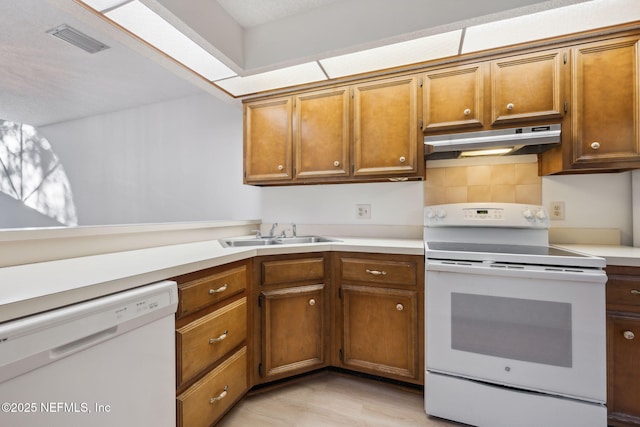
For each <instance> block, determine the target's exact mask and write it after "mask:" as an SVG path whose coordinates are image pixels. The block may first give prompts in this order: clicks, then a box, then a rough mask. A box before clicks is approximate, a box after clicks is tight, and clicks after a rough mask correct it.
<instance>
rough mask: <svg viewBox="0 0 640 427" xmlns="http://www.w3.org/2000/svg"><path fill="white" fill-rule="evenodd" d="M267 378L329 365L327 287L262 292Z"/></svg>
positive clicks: (318, 286) (264, 369)
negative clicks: (326, 310) (327, 360)
mask: <svg viewBox="0 0 640 427" xmlns="http://www.w3.org/2000/svg"><path fill="white" fill-rule="evenodd" d="M260 298H261V301H262V302H261V305H262V307H261V321H262V373H261V376H262V377H263V378H269V377H281V376H286V375H293V374H295V373H300V372H303V371H305V370H310V369H313V368H318V367H321V366H323V365H324V364H325V347H326V346H327V343H328V336H327V331H326V328H325V322H326V319H325V317H326V314H325V309H326V302H325V292H324V285H323V284H318V285H310V286H299V287H294V288H284V289H276V290H264V291H262V292H261V293H260Z"/></svg>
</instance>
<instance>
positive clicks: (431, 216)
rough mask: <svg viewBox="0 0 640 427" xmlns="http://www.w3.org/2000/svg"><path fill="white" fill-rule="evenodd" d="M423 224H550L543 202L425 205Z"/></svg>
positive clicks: (524, 225) (544, 226) (484, 225)
mask: <svg viewBox="0 0 640 427" xmlns="http://www.w3.org/2000/svg"><path fill="white" fill-rule="evenodd" d="M424 225H425V226H426V227H461V226H462V227H465V226H468V227H512V228H549V215H548V214H547V211H546V210H545V208H544V207H543V206H537V205H524V204H519V203H454V204H448V205H437V206H427V207H425V209H424Z"/></svg>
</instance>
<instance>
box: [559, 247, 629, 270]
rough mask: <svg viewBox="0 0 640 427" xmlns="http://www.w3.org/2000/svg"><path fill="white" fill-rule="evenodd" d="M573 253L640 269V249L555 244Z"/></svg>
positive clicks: (608, 263) (609, 263)
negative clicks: (597, 257)
mask: <svg viewBox="0 0 640 427" xmlns="http://www.w3.org/2000/svg"><path fill="white" fill-rule="evenodd" d="M554 246H558V247H562V248H566V249H569V250H572V251H577V252H582V253H585V254H588V255H595V256H599V257H602V258H604V259H605V260H606V261H607V265H621V266H629V267H640V248H635V247H633V246H618V245H584V244H554Z"/></svg>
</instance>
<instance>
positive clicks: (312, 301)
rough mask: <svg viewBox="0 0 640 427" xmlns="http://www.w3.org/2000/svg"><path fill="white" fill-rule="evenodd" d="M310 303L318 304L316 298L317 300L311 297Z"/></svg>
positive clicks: (312, 304)
mask: <svg viewBox="0 0 640 427" xmlns="http://www.w3.org/2000/svg"><path fill="white" fill-rule="evenodd" d="M309 305H311V306H314V305H316V300H315V299H314V298H311V299H310V300H309Z"/></svg>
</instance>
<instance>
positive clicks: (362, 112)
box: [353, 76, 422, 177]
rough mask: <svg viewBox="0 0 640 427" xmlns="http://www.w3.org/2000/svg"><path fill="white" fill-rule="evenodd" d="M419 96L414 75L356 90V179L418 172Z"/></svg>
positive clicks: (358, 87)
mask: <svg viewBox="0 0 640 427" xmlns="http://www.w3.org/2000/svg"><path fill="white" fill-rule="evenodd" d="M417 93H418V92H417V79H416V77H411V76H409V77H401V78H394V79H387V80H381V81H376V82H371V83H365V84H361V85H358V86H355V87H354V120H353V123H354V173H353V174H354V176H359V177H366V176H373V175H378V176H380V175H382V176H384V175H393V174H398V173H403V174H405V175H406V174H407V173H409V172H416V173H417V172H418V161H419V159H418V113H417ZM420 145H422V141H420ZM420 161H421V160H420Z"/></svg>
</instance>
